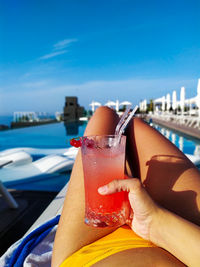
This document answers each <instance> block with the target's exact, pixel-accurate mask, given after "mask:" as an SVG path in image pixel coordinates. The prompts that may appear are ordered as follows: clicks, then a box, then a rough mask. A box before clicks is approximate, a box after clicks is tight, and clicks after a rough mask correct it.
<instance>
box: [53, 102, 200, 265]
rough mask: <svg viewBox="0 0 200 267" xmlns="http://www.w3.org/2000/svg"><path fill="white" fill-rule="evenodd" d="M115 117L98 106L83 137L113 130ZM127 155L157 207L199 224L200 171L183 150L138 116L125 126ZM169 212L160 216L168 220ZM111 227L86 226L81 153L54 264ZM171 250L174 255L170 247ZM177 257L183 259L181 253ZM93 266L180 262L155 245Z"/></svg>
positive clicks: (119, 254)
mask: <svg viewBox="0 0 200 267" xmlns="http://www.w3.org/2000/svg"><path fill="white" fill-rule="evenodd" d="M118 121H119V118H118V116H117V114H116V113H115V112H114V111H113V110H111V109H109V108H107V107H100V108H99V109H98V110H97V111H96V112H95V114H94V115H93V117H92V118H91V120H90V121H89V123H88V125H87V128H86V131H85V135H97V134H98V135H103V134H113V133H114V130H115V127H116V124H117V123H118ZM126 154H127V160H128V166H129V168H130V171H131V172H132V175H133V176H134V177H139V178H140V180H141V181H142V183H143V184H144V186H145V189H144V190H146V191H147V192H148V193H149V195H150V197H151V198H152V199H153V200H154V201H155V202H156V203H157V204H158V205H161V206H163V207H164V208H165V209H168V210H170V211H172V212H175V213H176V214H178V215H179V216H181V217H183V218H185V219H187V220H189V221H191V222H193V223H195V224H198V225H200V211H199V210H200V174H199V171H198V170H197V169H196V168H195V166H194V165H193V164H192V163H191V162H190V161H189V160H188V159H187V158H186V157H185V156H184V155H183V153H182V152H180V151H179V150H178V149H177V148H176V147H175V146H174V145H173V144H172V143H170V142H169V141H168V140H167V139H166V138H165V137H163V136H162V135H161V134H159V133H158V132H157V131H156V130H154V129H153V128H151V127H149V126H148V125H147V124H146V123H144V122H143V121H142V120H140V119H134V120H133V121H132V122H131V123H130V125H129V127H128V130H127V152H126ZM116 179H117V177H116ZM146 191H145V193H146ZM146 194H147V193H146ZM147 196H148V194H147ZM151 198H150V199H151ZM157 204H155V205H156V206H157ZM165 209H163V210H164V211H165ZM167 212H168V211H166V213H165V212H164V213H163V215H162V216H161V217H163V216H167V218H168V215H167ZM114 230H115V229H110V228H109V229H95V228H91V227H88V226H86V225H85V224H84V183H83V170H82V161H81V154H80V152H79V153H78V156H77V158H76V161H75V164H74V167H73V171H72V175H71V178H70V183H69V189H68V192H67V196H66V199H65V203H64V207H63V211H62V215H61V219H60V222H59V227H58V230H57V234H56V239H55V243H54V251H53V258H52V267H57V266H59V265H60V264H61V263H62V262H63V261H64V260H65V259H66V258H67V257H69V256H70V255H71V254H73V253H74V252H75V251H77V250H78V249H80V248H81V247H83V246H85V245H87V244H90V243H91V242H94V241H96V240H98V239H99V238H101V237H103V236H105V235H107V234H108V233H110V232H112V231H114ZM165 231H166V229H165ZM157 238H158V237H157ZM186 242H187V241H186ZM165 249H166V248H165ZM171 253H173V254H174V252H173V251H171ZM174 255H176V254H174ZM176 256H177V257H178V258H179V259H180V260H182V258H180V257H179V255H176ZM120 263H121V264H120ZM122 263H123V264H122ZM95 265H96V266H184V264H183V263H181V261H179V260H178V259H177V258H175V257H174V256H173V255H172V254H170V253H169V252H167V251H166V250H164V249H162V248H159V247H156V248H137V249H130V250H126V251H123V252H120V253H117V254H114V255H112V256H109V257H107V258H106V259H104V260H102V261H100V262H98V263H96V264H95Z"/></svg>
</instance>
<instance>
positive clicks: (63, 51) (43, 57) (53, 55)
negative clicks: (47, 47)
mask: <svg viewBox="0 0 200 267" xmlns="http://www.w3.org/2000/svg"><path fill="white" fill-rule="evenodd" d="M65 53H67V50H61V51H57V52H52V53H50V54H47V55H44V56H42V57H40V58H39V59H48V58H52V57H56V56H59V55H63V54H65Z"/></svg>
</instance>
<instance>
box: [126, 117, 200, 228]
mask: <svg viewBox="0 0 200 267" xmlns="http://www.w3.org/2000/svg"><path fill="white" fill-rule="evenodd" d="M128 146H129V150H128V151H129V162H130V166H132V167H133V168H134V166H138V167H139V168H138V169H135V170H133V172H134V171H135V173H136V176H137V177H140V178H141V180H142V182H143V183H144V185H145V186H146V189H147V191H148V192H149V194H150V195H151V196H152V198H153V199H154V200H155V201H156V202H157V203H159V204H160V205H161V206H163V207H165V208H167V209H169V210H171V211H172V212H175V213H177V214H178V215H180V216H182V217H184V218H185V219H187V220H189V221H192V222H194V223H196V224H198V225H200V172H199V171H198V169H197V168H196V167H195V166H194V165H193V164H192V163H191V162H190V161H189V160H188V159H187V158H186V156H185V155H184V154H183V153H182V152H181V151H180V150H179V149H178V148H177V147H176V146H174V145H173V144H172V143H171V142H170V141H169V140H167V139H166V138H165V137H163V136H162V135H161V134H160V133H159V132H158V131H156V130H155V129H153V128H152V127H150V126H149V125H147V124H146V123H144V122H143V121H142V120H140V119H134V120H133V122H132V123H131V124H130V125H129V129H128Z"/></svg>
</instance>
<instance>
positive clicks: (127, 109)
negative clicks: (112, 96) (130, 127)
mask: <svg viewBox="0 0 200 267" xmlns="http://www.w3.org/2000/svg"><path fill="white" fill-rule="evenodd" d="M130 109H131V105H129V106H127V108H126V110H125V111H124V114H123V115H122V117H121V119H120V121H119V122H118V124H117V126H116V129H115V135H118V134H119V130H120V128H121V126H122V124H123V123H124V121H125V119H126V116H127V114H128V112H129V110H130Z"/></svg>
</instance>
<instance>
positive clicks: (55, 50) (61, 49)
mask: <svg viewBox="0 0 200 267" xmlns="http://www.w3.org/2000/svg"><path fill="white" fill-rule="evenodd" d="M77 41H78V40H77V39H64V40H62V41H59V42H57V43H56V44H54V45H53V47H52V49H51V53H49V54H46V55H44V56H42V57H40V58H39V59H40V60H43V59H49V58H52V57H56V56H59V55H63V54H66V53H67V52H68V51H67V50H65V48H66V47H68V46H69V45H70V44H71V43H74V42H77Z"/></svg>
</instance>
